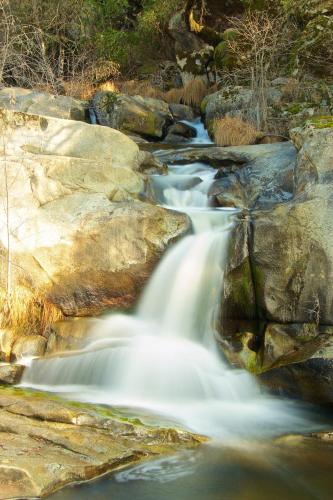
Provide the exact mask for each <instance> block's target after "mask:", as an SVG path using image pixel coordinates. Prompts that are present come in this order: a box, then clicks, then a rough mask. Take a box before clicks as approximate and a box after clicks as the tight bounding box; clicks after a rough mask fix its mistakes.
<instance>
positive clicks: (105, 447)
mask: <svg viewBox="0 0 333 500" xmlns="http://www.w3.org/2000/svg"><path fill="white" fill-rule="evenodd" d="M0 432H1V463H0V483H1V490H0V498H1V499H4V500H5V499H9V498H35V497H43V496H46V495H49V494H50V493H52V492H54V491H56V490H58V489H59V488H61V487H63V486H65V485H66V484H71V483H73V482H76V481H84V480H88V479H92V478H94V477H97V476H99V475H101V474H104V473H106V472H109V471H112V470H115V469H119V468H120V467H123V466H125V465H130V464H134V463H137V462H139V461H142V460H147V459H149V458H152V457H157V456H159V455H161V454H169V453H174V452H175V451H177V450H180V449H184V448H192V447H194V446H198V445H199V444H200V443H203V442H205V440H206V439H205V438H204V437H202V436H197V435H193V434H190V433H189V432H186V431H184V430H180V429H174V428H169V427H164V426H163V425H162V426H161V424H160V422H158V419H156V420H155V422H154V418H151V419H150V423H149V424H144V423H143V422H142V421H140V419H139V418H138V417H137V416H133V414H132V415H128V414H127V413H126V411H124V410H118V409H116V408H108V407H102V406H98V405H94V406H92V405H88V404H78V403H72V402H66V401H64V400H61V399H60V398H57V397H55V396H51V395H48V394H45V393H40V392H33V391H24V390H22V389H14V388H4V387H2V388H1V390H0Z"/></svg>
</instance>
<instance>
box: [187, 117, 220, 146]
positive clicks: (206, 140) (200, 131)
mask: <svg viewBox="0 0 333 500" xmlns="http://www.w3.org/2000/svg"><path fill="white" fill-rule="evenodd" d="M182 123H185V124H186V125H189V126H190V127H193V128H195V130H196V136H195V137H194V138H193V139H191V140H190V141H188V142H187V144H189V143H190V144H214V143H213V141H212V140H211V138H210V137H209V135H208V132H207V129H206V128H205V125H204V123H203V121H201V119H200V118H197V119H196V120H193V122H190V121H187V120H182Z"/></svg>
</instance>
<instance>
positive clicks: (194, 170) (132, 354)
mask: <svg viewBox="0 0 333 500" xmlns="http://www.w3.org/2000/svg"><path fill="white" fill-rule="evenodd" d="M170 170H171V172H170V176H169V177H170V178H169V180H168V182H170V185H173V188H172V189H173V190H174V191H173V194H172V195H171V194H170V191H168V193H167V194H166V193H165V190H168V189H169V190H170V189H171V188H170V185H169V186H167V187H165V186H164V188H163V186H162V188H163V189H162V192H163V196H164V198H166V199H167V202H168V204H169V205H172V206H177V204H178V202H179V203H180V206H181V207H183V206H184V205H186V208H185V209H184V211H186V212H187V213H188V214H189V215H190V217H191V219H192V222H193V228H194V234H193V235H189V236H187V237H185V238H183V239H182V240H181V241H180V242H179V243H177V244H176V245H174V246H173V247H172V248H171V249H169V250H168V252H167V253H166V255H165V256H164V258H163V259H162V261H161V262H160V264H159V266H158V267H157V269H156V271H155V272H154V274H153V276H152V278H151V280H150V282H149V284H148V286H147V288H146V290H145V291H144V293H143V296H142V298H141V301H140V303H139V305H138V308H137V311H136V314H135V315H134V316H126V315H119V314H115V315H110V316H109V317H108V318H107V319H104V320H101V321H100V324H99V326H98V327H97V328H96V329H95V330H94V331H92V332H91V336H90V339H89V341H88V343H87V345H86V346H85V347H83V349H82V350H81V351H79V352H76V353H69V354H66V355H64V356H61V355H60V356H58V357H55V358H52V359H47V360H43V359H40V360H35V361H33V362H32V363H31V366H30V367H29V368H28V369H27V371H26V374H25V378H24V384H25V385H29V386H33V387H38V388H42V389H47V390H51V391H56V392H59V393H63V394H68V395H69V396H70V397H71V398H74V399H75V398H76V399H79V400H83V401H91V402H99V403H107V404H113V405H122V406H131V407H140V408H146V409H149V410H153V411H156V412H159V413H161V414H166V415H168V416H171V417H173V418H176V419H178V420H179V421H180V422H182V423H184V424H185V425H187V426H188V427H190V428H191V429H193V430H195V431H198V432H202V433H206V434H210V435H215V436H219V437H220V438H223V439H224V440H226V439H227V438H232V439H235V438H237V437H239V436H246V437H249V436H266V435H274V434H278V433H279V432H283V431H287V430H292V429H293V430H297V431H299V430H301V429H302V428H304V426H306V422H305V421H304V420H303V418H302V416H301V415H299V414H298V413H297V412H296V411H293V410H291V407H290V406H287V405H286V404H285V403H283V402H280V401H277V400H273V399H271V398H269V397H267V396H265V395H262V394H261V391H260V389H259V387H258V386H257V384H256V382H255V380H254V379H253V378H252V377H251V376H250V375H249V374H248V373H246V372H245V371H243V370H234V369H231V368H230V367H229V366H228V365H227V364H226V363H225V362H224V360H223V359H222V357H221V355H220V354H219V352H218V349H217V345H216V342H215V336H216V326H217V323H218V319H219V312H220V302H221V300H222V297H221V295H222V286H223V273H224V268H225V265H226V258H227V249H228V242H229V233H230V228H231V226H232V224H233V221H234V213H233V211H224V210H218V209H209V208H207V207H208V205H209V200H208V197H207V191H208V189H207V186H206V184H207V185H208V184H209V182H212V178H213V176H214V171H212V169H210V168H209V167H206V166H204V165H202V164H193V165H190V166H187V167H184V166H175V167H172V168H171V169H170ZM175 173H176V175H175ZM182 175H183V176H187V177H188V176H189V175H194V176H196V177H198V181H199V182H198V183H197V184H196V185H195V186H194V187H192V188H190V189H187V190H186V189H185V190H184V189H179V179H178V177H181V176H182ZM173 176H174V177H177V179H176V186H178V188H177V187H175V185H174V181H175V179H172V177H173ZM205 183H206V184H205ZM201 184H205V187H204V188H203V189H202V190H200V191H199V192H200V194H201V195H202V198H201V200H200V203H201V207H202V208H201V209H199V208H198V206H199V205H200V203H199V198H197V197H196V196H193V193H194V192H195V191H197V186H200V185H201ZM208 187H209V186H208ZM176 192H177V194H175V193H176ZM179 192H184V193H185V194H184V196H181V195H180V194H179Z"/></svg>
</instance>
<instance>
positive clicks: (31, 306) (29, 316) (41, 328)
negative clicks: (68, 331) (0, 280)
mask: <svg viewBox="0 0 333 500" xmlns="http://www.w3.org/2000/svg"><path fill="white" fill-rule="evenodd" d="M62 319H64V316H63V314H62V312H61V311H60V310H59V309H58V308H57V307H55V306H54V305H53V304H51V303H50V302H48V301H47V300H46V298H45V297H43V296H41V295H34V294H32V293H31V292H30V291H29V290H27V289H25V288H16V289H15V290H14V291H13V292H12V293H11V294H10V296H9V297H7V295H6V293H5V291H1V290H0V328H8V329H10V330H12V331H13V332H14V334H15V336H17V337H19V336H22V335H44V334H45V333H46V331H47V330H48V328H49V327H50V326H51V325H52V324H53V323H54V322H55V321H59V320H62Z"/></svg>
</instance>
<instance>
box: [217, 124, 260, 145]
mask: <svg viewBox="0 0 333 500" xmlns="http://www.w3.org/2000/svg"><path fill="white" fill-rule="evenodd" d="M211 130H212V134H213V138H214V141H215V142H216V144H217V145H218V146H243V145H248V144H255V143H256V142H257V140H258V139H259V138H260V137H262V133H261V132H259V130H257V129H256V127H254V126H253V125H252V124H251V123H249V122H246V121H244V120H242V119H241V118H233V117H225V118H216V119H215V120H213V122H212V125H211Z"/></svg>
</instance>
